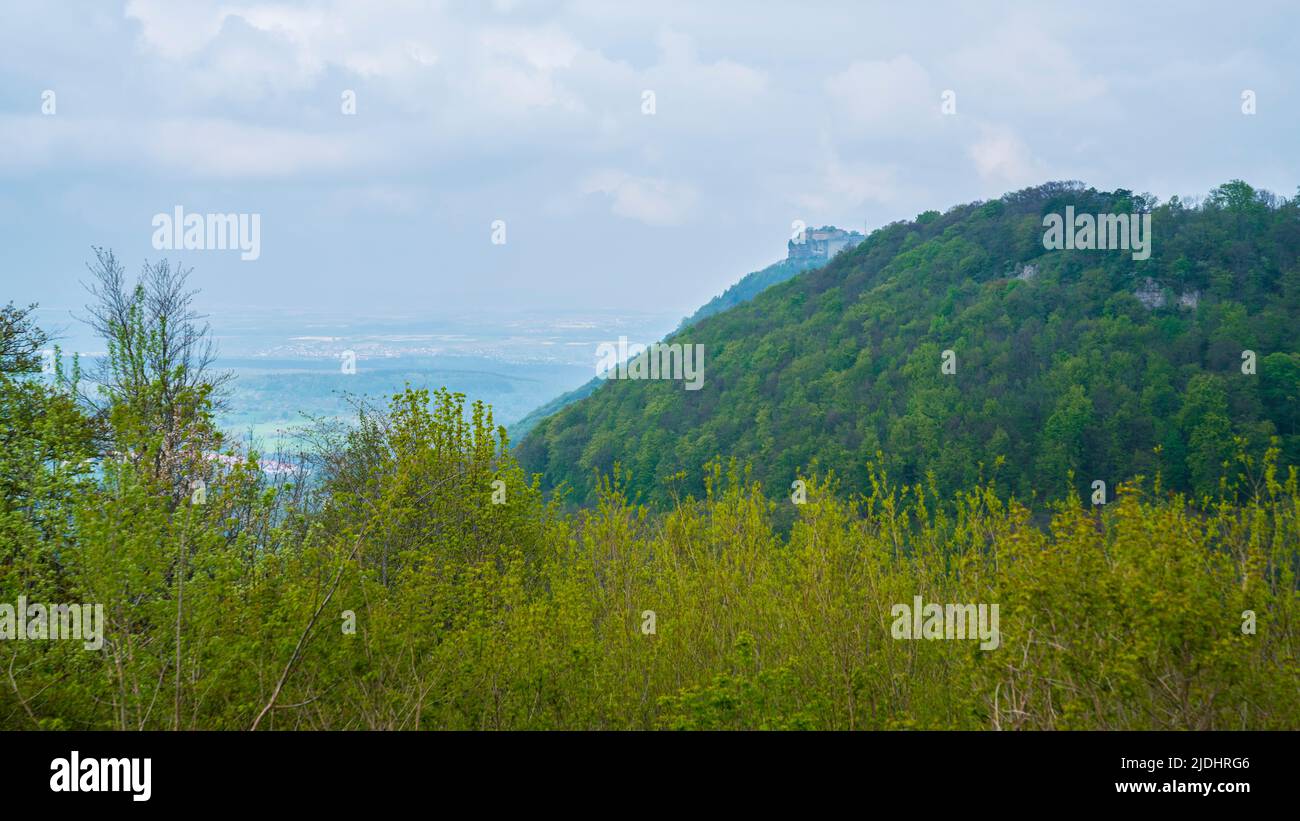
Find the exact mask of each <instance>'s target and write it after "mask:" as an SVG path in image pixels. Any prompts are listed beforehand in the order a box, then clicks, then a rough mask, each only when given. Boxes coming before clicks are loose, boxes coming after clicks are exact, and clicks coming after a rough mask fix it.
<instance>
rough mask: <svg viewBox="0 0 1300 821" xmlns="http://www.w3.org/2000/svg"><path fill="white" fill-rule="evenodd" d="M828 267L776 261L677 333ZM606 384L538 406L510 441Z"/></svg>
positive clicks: (705, 308)
mask: <svg viewBox="0 0 1300 821" xmlns="http://www.w3.org/2000/svg"><path fill="white" fill-rule="evenodd" d="M824 264H826V263H825V260H824V259H811V258H805V259H783V260H781V261H780V262H774V263H772V264H771V265H769V266H767V267H766V268H763V269H761V270H758V271H751V272H750V273H748V274H746V275H745V276H743V277H741V278H740V280H739V281H737V282H736V283H735V284H734V285H732V286H731V287H730V288H728V289H727V290H725V291H723V292H722V293H721V294H718V295H717V296H715V297H714V298H713V299H710V300H709V301H708V302H706V303H704V304H703V305H701V306H700V307H699V309H698V310H696V312H695V313H693V314H691V315H690V316H688V317H686V318H685V319H683V320H682V321H681V324H679V325H678V326H677V330H678V331H681V330H682V329H683V328H686V327H688V326H690V325H694V324H695V323H696V322H699V321H700V320H701V319H704V318H705V317H708V316H713V315H714V314H717V313H721V312H722V311H725V310H727V309H728V308H733V307H735V306H737V305H741V304H743V303H746V302H748V301H749V300H751V299H753V298H754V297H756V296H758V295H759V294H760V293H762V292H763V291H765V290H767V289H768V288H770V287H772V286H773V285H778V284H780V283H782V282H785V281H786V280H788V279H791V278H793V277H795V276H797V275H799V274H801V273H803V272H804V271H807V270H808V269H810V268H816V267H818V266H820V265H824ZM603 383H604V380H603V379H600V378H599V377H592V379H591V381H590V382H587V383H586V384H584V385H582V386H580V387H577V388H574V389H573V390H571V391H569V392H567V393H564V394H561V395H560V396H557V397H555V398H554V399H552V400H551V401H549V402H547V403H546V404H544V405H541V406H539V407H537V408H536V409H534V410H533V411H531V412H529V413H528V415H527V416H525V417H524V418H523V419H520V420H519V421H518V422H516V423H514V424H513V425H511V426H510V438H511V439H512V440H514V441H519V440H521V439H523V438H525V437H526V436H528V434H529V433H530V432H532V430H533V428H535V427H537V423H538V422H541V421H542V420H543V419H546V418H547V417H549V416H553V415H555V414H556V413H558V412H559V411H561V410H563V409H564V408H567V407H568V406H569V405H572V404H573V403H574V402H577V401H578V400H580V399H585V398H586V397H588V396H591V394H592V393H594V392H595V390H596V389H597V388H599V387H600V386H601V385H602V384H603Z"/></svg>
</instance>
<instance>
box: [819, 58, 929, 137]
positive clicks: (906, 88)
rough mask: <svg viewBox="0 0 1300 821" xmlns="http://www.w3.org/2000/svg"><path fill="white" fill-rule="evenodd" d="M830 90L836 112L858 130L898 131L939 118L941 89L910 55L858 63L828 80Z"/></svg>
mask: <svg viewBox="0 0 1300 821" xmlns="http://www.w3.org/2000/svg"><path fill="white" fill-rule="evenodd" d="M826 93H827V96H828V97H829V104H830V106H831V109H832V111H833V112H834V113H836V114H837V115H840V116H841V118H842V119H843V120H845V121H846V122H847V124H848V125H849V126H851V127H852V128H854V129H861V130H865V131H868V132H877V133H889V134H895V133H898V132H899V131H900V130H903V129H913V128H915V127H916V126H917V124H918V123H919V122H921V121H923V120H925V119H935V120H937V119H938V112H939V97H938V93H939V92H938V90H937V89H935V88H934V87H933V85H932V83H931V81H930V75H929V73H928V72H926V70H925V69H924V68H923V67H922V66H921V65H920V64H919V63H917V62H916V61H915V60H913V59H912V58H911V57H908V56H907V55H902V56H899V57H894V58H892V59H889V60H859V61H857V62H854V63H853V64H852V65H850V66H849V67H848V68H846V69H845V70H844V71H841V72H839V73H838V74H834V75H832V76H830V77H828V78H827V79H826Z"/></svg>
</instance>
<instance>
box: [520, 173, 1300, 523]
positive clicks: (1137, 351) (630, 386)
mask: <svg viewBox="0 0 1300 821" xmlns="http://www.w3.org/2000/svg"><path fill="white" fill-rule="evenodd" d="M1154 205H1156V204H1155V203H1154V201H1153V200H1152V199H1151V198H1146V197H1142V196H1137V195H1134V194H1132V193H1131V192H1128V191H1124V190H1118V191H1114V192H1100V191H1096V190H1094V189H1091V188H1085V187H1083V186H1082V185H1080V184H1078V183H1049V184H1046V185H1043V186H1039V187H1036V188H1030V189H1025V190H1023V191H1019V192H1015V193H1012V194H1008V195H1006V196H1004V197H1002V198H1000V199H998V200H994V201H990V202H986V203H972V204H967V205H961V206H957V207H954V208H952V209H950V210H949V211H948V212H947V213H944V214H939V213H938V212H934V211H930V212H926V213H924V214H922V215H920V216H919V217H918V218H917V219H916V220H914V221H911V222H900V223H895V224H892V225H889V226H886V227H884V228H881V229H879V230H877V231H875V232H873V233H872V234H871V236H870V237H869V238H868V239H867V240H866V241H865V242H863V243H862V244H861V245H859V246H858V247H857V248H856V249H853V250H852V251H850V252H847V253H844V254H841V255H839V256H838V257H837V258H836V259H835V260H833V261H832V262H831V263H829V264H828V265H826V266H825V267H824V268H821V269H818V270H815V271H811V272H808V273H806V274H805V275H803V276H800V277H797V278H795V279H792V280H790V281H788V282H785V283H782V284H779V285H776V286H774V287H772V288H770V289H768V290H766V291H764V292H763V293H761V294H759V295H758V296H757V297H756V298H755V299H754V300H753V301H751V302H749V303H747V304H744V305H740V306H738V307H735V308H732V309H731V310H728V311H725V312H723V313H720V314H717V315H715V316H712V317H708V318H705V319H703V320H702V321H700V322H699V323H697V324H695V325H693V326H690V327H687V328H685V329H683V330H681V331H679V332H678V333H676V334H674V335H673V336H672V337H671V340H672V341H676V342H688V343H695V344H700V345H703V346H704V348H705V351H706V358H705V370H704V372H705V383H704V386H703V388H702V389H701V390H696V391H688V390H684V388H683V384H682V382H680V381H673V380H653V381H652V380H644V381H634V380H620V381H613V380H611V381H610V384H608V385H606V386H604V388H603V389H602V390H599V391H596V392H594V393H593V394H592V395H590V396H588V397H587V398H585V399H583V400H582V401H580V402H577V403H576V404H574V405H572V406H570V407H568V408H565V409H564V410H562V411H560V412H559V413H558V414H556V415H555V416H552V417H551V418H549V419H546V420H544V421H543V422H541V423H540V424H538V426H537V427H536V428H535V429H534V430H533V431H532V433H531V434H530V435H529V436H527V437H526V438H525V439H524V440H523V441H522V442H521V443H520V445H519V448H518V453H519V456H520V459H521V461H522V462H523V464H524V466H525V468H526V469H528V470H530V471H534V472H537V473H540V474H541V475H542V477H543V483H544V486H546V487H555V486H556V485H558V484H560V483H562V482H563V483H567V484H568V485H570V486H571V487H572V488H573V489H574V490H575V491H576V493H575V496H576V498H577V499H578V500H582V499H586V498H589V496H590V493H591V490H592V488H593V481H594V477H595V476H597V475H598V474H608V473H610V472H612V471H613V469H614V466H615V464H619V465H620V466H621V468H622V471H623V473H624V474H625V478H626V481H627V483H628V486H629V489H630V490H631V491H632V492H633V493H635V494H639V495H640V496H641V498H643V499H645V500H650V501H660V500H664V499H667V498H668V497H669V496H670V495H671V494H672V493H673V492H690V493H697V494H698V493H700V492H701V491H702V485H701V481H700V476H701V466H702V465H703V464H704V463H705V462H706V461H708V460H710V459H712V458H714V457H716V456H722V457H735V458H737V459H738V460H740V461H741V462H742V463H748V464H750V465H752V466H753V469H754V471H755V473H756V475H757V477H758V478H759V479H761V480H762V481H763V483H764V484H765V486H766V487H767V488H768V491H769V493H772V494H773V495H776V494H785V493H788V490H787V488H789V486H790V484H791V482H792V481H793V480H794V479H795V478H796V477H797V476H798V475H799V474H800V472H801V471H802V470H806V469H807V468H808V466H809V465H811V464H812V463H814V461H815V462H816V463H817V464H818V465H820V468H821V469H823V470H824V469H833V470H834V471H835V473H836V474H837V475H838V476H839V477H840V478H841V479H842V480H843V481H844V482H845V483H846V485H847V486H848V487H849V488H850V489H861V488H862V487H865V486H866V483H867V481H868V474H867V463H868V461H876V462H878V463H880V464H881V466H882V467H884V468H886V469H887V470H888V471H889V473H890V476H891V478H892V479H896V480H901V481H905V482H925V481H927V478H926V477H927V473H930V474H933V480H934V482H935V484H936V485H937V486H938V487H939V488H940V489H943V490H950V489H954V488H958V487H962V486H967V485H969V484H970V483H972V482H975V481H977V480H978V478H979V476H980V474H981V473H983V475H984V476H985V477H986V478H987V477H993V476H996V478H997V481H998V483H999V485H1000V486H1001V487H1002V488H1003V489H1004V490H1010V491H1011V492H1014V493H1015V494H1016V495H1017V496H1020V497H1021V498H1030V497H1038V498H1045V497H1059V496H1061V495H1063V494H1064V493H1065V492H1066V491H1067V489H1068V479H1067V476H1068V475H1069V472H1070V471H1073V472H1074V477H1075V480H1074V489H1075V490H1078V491H1084V490H1086V489H1088V488H1089V487H1090V486H1091V482H1092V481H1093V480H1097V479H1100V480H1102V481H1105V482H1106V484H1107V487H1108V488H1112V489H1113V488H1114V487H1115V485H1116V483H1117V482H1119V481H1121V480H1124V479H1127V478H1129V477H1131V476H1133V475H1135V474H1144V475H1147V476H1152V475H1154V474H1155V473H1156V472H1157V471H1159V472H1160V473H1161V475H1162V480H1163V484H1164V486H1165V487H1169V488H1173V489H1177V490H1187V491H1195V492H1209V491H1211V490H1213V489H1214V488H1215V487H1217V484H1218V481H1219V477H1220V475H1221V474H1223V473H1224V470H1225V467H1224V465H1225V463H1226V462H1231V461H1232V460H1233V458H1234V454H1235V452H1236V451H1237V450H1239V449H1242V448H1244V449H1246V450H1248V451H1249V452H1252V453H1255V454H1259V453H1260V452H1262V450H1263V449H1264V448H1265V447H1267V446H1268V443H1269V441H1270V439H1271V438H1272V437H1277V438H1278V445H1279V447H1280V448H1281V461H1282V462H1283V464H1288V465H1295V464H1297V463H1298V462H1300V353H1297V351H1300V323H1297V319H1298V318H1300V264H1298V263H1297V253H1298V252H1300V197H1297V198H1295V199H1292V200H1285V199H1279V198H1276V197H1274V196H1272V195H1270V194H1268V193H1266V192H1257V191H1255V190H1253V189H1252V188H1250V186H1248V185H1246V184H1245V183H1242V182H1237V181H1234V182H1232V183H1228V184H1226V185H1224V186H1220V187H1219V188H1216V189H1215V190H1214V191H1213V192H1211V193H1210V195H1209V196H1208V197H1207V198H1206V199H1205V200H1204V201H1203V202H1202V203H1199V204H1188V203H1184V202H1180V201H1178V200H1177V199H1176V198H1175V199H1174V200H1172V201H1171V202H1169V203H1166V204H1163V205H1158V207H1154V208H1152V206H1154ZM1066 206H1073V207H1074V208H1075V209H1076V211H1077V212H1079V213H1094V214H1095V213H1117V214H1127V213H1130V212H1134V211H1142V210H1151V212H1152V213H1151V218H1152V221H1151V224H1152V228H1151V231H1152V236H1153V242H1152V251H1151V254H1150V258H1149V259H1144V260H1135V259H1133V254H1131V253H1129V252H1128V251H1085V250H1051V251H1049V250H1045V249H1044V245H1043V236H1044V228H1043V224H1044V223H1043V218H1044V215H1045V214H1049V213H1063V212H1064V210H1065V208H1066ZM944 351H951V352H952V357H953V359H952V360H951V361H953V362H954V363H955V373H951V374H945V373H943V372H941V364H942V362H943V361H944V360H943V352H944ZM1245 351H1252V352H1253V353H1254V361H1255V372H1254V373H1252V374H1247V373H1243V365H1244V364H1246V363H1245V360H1243V356H1249V355H1248V354H1245V353H1244V352H1245ZM1234 437H1241V442H1240V443H1238V442H1236V441H1234ZM877 454H879V457H878V456H877ZM1237 472H1238V469H1237V467H1232V469H1231V474H1232V475H1235V474H1236V473H1237ZM679 473H680V474H682V476H678V474H679ZM1112 492H1113V490H1112Z"/></svg>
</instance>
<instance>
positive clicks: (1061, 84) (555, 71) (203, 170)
mask: <svg viewBox="0 0 1300 821" xmlns="http://www.w3.org/2000/svg"><path fill="white" fill-rule="evenodd" d="M992 5H993V4H985V3H979V4H975V3H971V4H965V5H955V4H954V5H946V4H942V3H924V4H920V3H917V4H899V3H889V4H880V5H865V4H862V3H856V2H855V3H842V4H839V3H837V4H831V3H826V4H819V3H801V4H790V3H767V2H758V1H757V0H750V2H735V3H732V2H717V1H710V2H701V1H700V0H684V1H683V2H673V1H671V0H654V1H653V2H636V3H630V2H629V3H619V2H615V0H599V1H598V2H586V1H584V0H575V1H574V2H536V3H530V2H523V0H520V1H519V2H513V1H511V0H502V1H501V2H495V3H488V2H482V3H437V2H376V1H375V0H371V1H370V2H342V1H341V0H339V1H338V2H310V3H277V2H243V0H211V1H209V0H186V2H175V1H174V0H130V1H129V2H125V3H112V2H103V0H97V1H91V0H88V1H87V2H80V3H78V2H58V3H40V2H30V3H29V2H14V1H13V0H0V281H2V282H3V286H4V287H3V291H2V292H0V300H5V301H7V300H8V299H14V300H16V301H20V302H27V301H40V302H41V303H43V305H44V306H46V307H50V308H65V307H69V308H70V307H74V306H76V305H79V304H80V303H81V302H82V301H83V300H82V299H81V295H80V292H79V285H78V282H79V280H81V279H84V268H83V265H84V262H85V261H86V260H87V258H89V257H90V254H91V252H90V246H92V245H102V246H108V247H111V248H113V249H114V250H115V251H116V252H117V253H118V255H119V256H120V257H121V258H123V259H124V260H126V261H127V263H128V267H129V268H132V269H134V268H136V267H137V266H138V265H139V264H140V262H142V261H143V260H144V259H146V258H150V259H154V258H157V257H159V256H163V255H169V256H172V257H173V258H177V256H179V258H180V259H181V260H182V261H183V262H184V263H185V264H187V265H192V266H193V267H194V269H195V274H194V277H195V284H197V285H198V286H199V287H201V288H202V289H203V300H202V301H203V304H204V305H205V306H206V307H208V308H210V309H214V310H216V311H219V310H222V309H227V308H234V307H238V306H246V305H261V306H266V307H273V308H276V307H284V308H290V307H299V308H307V309H319V310H328V311H338V310H343V311H370V312H386V311H391V312H400V313H405V314H417V315H419V314H425V315H430V316H434V315H438V314H446V313H455V312H463V311H481V310H493V311H502V312H510V311H518V310H543V311H547V310H555V311H571V310H587V309H599V308H603V309H615V310H653V311H663V312H666V313H675V314H679V315H681V314H686V313H689V312H690V311H692V310H693V309H694V308H695V307H697V306H698V305H699V304H701V303H702V302H704V301H706V300H707V299H708V298H709V297H711V296H712V295H714V294H716V293H718V292H720V291H721V290H723V289H724V288H725V287H726V286H727V285H728V284H730V283H731V282H733V281H735V280H736V279H737V278H738V277H739V276H741V275H742V274H744V273H745V272H747V271H750V270H753V269H756V268H759V267H762V266H763V265H765V264H767V263H769V262H772V261H774V260H776V259H779V258H780V257H782V256H783V255H784V253H785V247H784V243H785V239H786V237H787V236H788V234H789V232H790V225H791V223H792V221H794V220H804V221H805V222H806V223H807V224H809V225H821V224H825V223H832V224H836V225H840V226H843V227H851V228H857V229H859V230H863V229H870V228H874V227H877V226H879V225H881V224H883V223H887V222H889V221H892V220H896V219H904V218H910V217H912V216H915V215H916V214H917V213H919V212H921V211H923V210H926V209H929V208H937V209H940V210H943V209H946V208H947V207H949V206H951V205H953V204H956V203H960V202H966V201H970V200H974V199H982V198H990V197H996V196H998V195H1000V194H1002V193H1004V192H1006V191H1008V190H1014V189H1016V188H1020V187H1024V186H1027V185H1032V184H1036V183H1039V182H1043V181H1046V180H1051V179H1079V180H1083V181H1085V182H1087V183H1089V184H1091V185H1095V186H1097V187H1107V188H1114V187H1123V188H1130V189H1134V190H1137V191H1149V192H1152V193H1155V194H1157V195H1158V196H1160V197H1162V198H1167V197H1168V196H1170V195H1173V194H1180V195H1189V194H1203V193H1204V192H1205V191H1207V190H1208V189H1209V188H1211V187H1212V186H1214V185H1216V184H1218V183H1221V182H1224V181H1226V180H1228V179H1231V178H1238V177H1239V178H1244V179H1246V180H1247V181H1249V182H1250V183H1252V184H1253V185H1256V186H1258V187H1264V188H1268V189H1270V190H1273V191H1275V192H1277V193H1280V194H1285V195H1292V194H1294V193H1295V192H1296V190H1297V185H1300V173H1298V172H1300V169H1298V168H1297V165H1298V161H1297V151H1296V146H1297V145H1300V90H1297V88H1296V80H1297V78H1300V11H1297V10H1296V9H1295V7H1294V6H1290V5H1289V4H1287V3H1276V4H1253V3H1245V2H1234V3H1219V4H1215V5H1212V6H1211V5H1204V6H1202V5H1195V4H1191V3H1178V4H1160V5H1159V6H1157V4H1147V3H1130V2H1123V3H1109V2H1095V1H1090V2H1086V3H1083V2H1080V3H1052V4H1046V3H1039V2H1035V3H1026V4H1023V5H1022V4H1007V5H1005V6H1003V7H1002V8H1001V10H999V11H998V12H996V13H994V12H992V11H990V10H988V9H989V8H990V7H991V6H992ZM949 90H950V91H952V92H954V94H955V106H956V113H955V114H952V115H945V114H944V113H943V112H942V110H941V105H942V103H943V95H944V93H945V91H949ZM1245 90H1250V91H1253V92H1254V95H1255V105H1256V112H1257V113H1256V114H1255V115H1253V116H1248V115H1245V114H1243V113H1242V105H1243V104H1242V94H1243V91H1245ZM47 91H52V92H54V95H53V97H52V99H50V98H49V95H46V94H45V92H47ZM347 91H351V92H353V93H354V94H355V101H356V104H355V114H352V115H348V114H345V113H344V112H343V107H344V106H343V97H344V94H345V92H347ZM647 91H650V92H653V113H652V114H650V113H646V108H647V105H646V95H645V92H647ZM50 103H52V104H53V105H52V106H51V105H49V104H50ZM43 106H45V108H46V109H47V110H48V109H50V108H51V107H52V109H53V112H52V113H45V112H44V111H43ZM177 205H180V206H182V207H183V208H184V209H185V210H186V211H187V212H197V213H206V212H221V213H248V214H258V215H260V219H261V255H260V257H259V258H258V259H257V260H255V261H241V260H240V258H239V254H238V253H237V252H229V251H215V250H214V251H200V252H196V251H190V252H186V253H182V254H180V255H175V254H168V252H165V251H158V250H155V249H154V247H153V246H152V238H153V227H152V225H151V221H152V219H153V216H154V215H155V214H158V213H162V212H168V213H170V212H171V211H172V210H173V208H174V207H175V206H177ZM495 220H503V221H504V222H505V225H506V242H505V244H504V245H494V244H493V243H492V242H491V237H492V223H493V221H495Z"/></svg>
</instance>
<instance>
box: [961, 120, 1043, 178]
mask: <svg viewBox="0 0 1300 821" xmlns="http://www.w3.org/2000/svg"><path fill="white" fill-rule="evenodd" d="M982 131H983V136H982V137H981V138H980V140H979V142H977V143H975V144H974V145H972V146H971V147H970V148H969V149H968V153H969V155H970V158H971V159H972V160H974V162H975V170H976V171H977V172H979V175H980V177H981V178H982V179H984V180H988V181H991V182H996V183H1000V184H1004V185H1007V186H1009V187H1012V188H1014V187H1018V186H1023V185H1031V184H1033V183H1036V182H1042V181H1043V180H1042V179H1041V175H1042V166H1041V163H1039V162H1038V161H1037V160H1035V159H1034V157H1033V155H1032V154H1031V153H1030V150H1029V146H1027V145H1025V142H1024V141H1023V140H1022V139H1020V137H1018V136H1017V135H1016V134H1015V132H1013V131H1012V130H1011V129H1009V128H1004V127H993V126H985V127H984V128H983V129H982Z"/></svg>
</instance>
